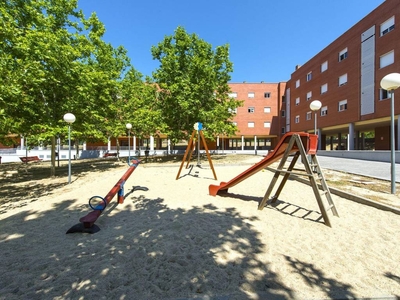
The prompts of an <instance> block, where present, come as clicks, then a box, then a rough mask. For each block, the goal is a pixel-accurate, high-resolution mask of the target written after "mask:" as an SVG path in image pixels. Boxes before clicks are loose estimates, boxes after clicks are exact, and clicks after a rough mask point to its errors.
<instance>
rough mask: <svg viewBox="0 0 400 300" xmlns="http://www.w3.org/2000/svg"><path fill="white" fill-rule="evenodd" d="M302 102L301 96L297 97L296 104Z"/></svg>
mask: <svg viewBox="0 0 400 300" xmlns="http://www.w3.org/2000/svg"><path fill="white" fill-rule="evenodd" d="M299 104H300V97H297V98H296V105H299Z"/></svg>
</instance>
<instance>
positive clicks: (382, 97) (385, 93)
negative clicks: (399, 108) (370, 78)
mask: <svg viewBox="0 0 400 300" xmlns="http://www.w3.org/2000/svg"><path fill="white" fill-rule="evenodd" d="M390 96H391V95H390V91H387V90H384V89H380V90H379V100H385V99H388V98H390Z"/></svg>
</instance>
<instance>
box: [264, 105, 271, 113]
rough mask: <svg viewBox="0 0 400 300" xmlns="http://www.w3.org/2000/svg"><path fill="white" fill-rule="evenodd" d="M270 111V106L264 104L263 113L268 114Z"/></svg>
mask: <svg viewBox="0 0 400 300" xmlns="http://www.w3.org/2000/svg"><path fill="white" fill-rule="evenodd" d="M270 112H271V107H269V106H266V107H264V113H266V114H269V113H270Z"/></svg>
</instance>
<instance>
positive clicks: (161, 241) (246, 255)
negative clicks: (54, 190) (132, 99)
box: [0, 195, 294, 299]
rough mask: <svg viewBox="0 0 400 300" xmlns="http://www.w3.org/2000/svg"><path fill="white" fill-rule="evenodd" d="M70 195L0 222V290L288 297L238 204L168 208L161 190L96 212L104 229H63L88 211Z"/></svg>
mask: <svg viewBox="0 0 400 300" xmlns="http://www.w3.org/2000/svg"><path fill="white" fill-rule="evenodd" d="M73 201H74V200H71V199H65V200H64V201H62V202H61V203H57V204H55V207H54V209H53V210H51V211H47V212H42V213H41V212H37V211H35V212H31V211H28V212H26V211H25V212H21V213H19V214H16V215H12V216H10V217H8V218H6V219H4V220H2V221H0V226H1V228H2V233H1V235H0V251H1V252H2V256H1V257H0V264H1V265H2V266H3V270H4V272H6V273H7V276H3V277H1V278H0V294H1V295H2V296H3V297H5V298H7V299H21V298H29V299H43V298H57V297H59V298H63V299H64V298H68V299H77V298H81V299H94V298H102V297H103V298H104V297H105V298H108V299H124V298H130V297H133V298H135V299H179V298H187V297H200V296H201V297H209V298H210V299H213V298H214V299H216V298H215V297H228V298H226V299H248V298H249V294H253V295H257V296H258V297H259V298H263V299H289V298H293V297H294V295H293V292H292V290H291V289H290V288H289V287H287V286H285V284H283V283H282V282H281V279H280V278H279V276H278V275H277V273H275V272H273V271H271V270H270V269H269V268H268V265H269V264H268V262H265V261H261V260H260V258H259V257H258V254H260V253H262V252H263V251H265V245H263V244H262V242H261V240H260V238H259V237H258V235H259V233H258V232H257V231H256V230H254V228H252V225H251V224H250V223H249V221H250V220H251V219H249V218H247V217H244V216H242V215H241V214H240V213H239V212H238V211H237V210H236V209H235V208H227V209H218V208H217V207H215V206H213V205H211V204H209V205H205V206H203V207H193V208H191V209H190V210H183V209H170V208H169V207H168V206H167V205H165V204H164V203H163V202H164V200H163V199H161V198H158V199H148V198H146V197H145V196H144V195H139V196H136V197H133V198H131V199H125V203H124V204H123V205H124V206H125V207H124V210H122V211H115V212H113V214H110V215H104V216H103V215H102V216H101V217H100V218H99V220H98V221H97V222H96V224H98V225H99V226H100V227H101V231H100V232H98V233H96V234H93V235H89V234H80V233H79V234H78V233H76V234H68V235H65V231H66V229H67V228H65V227H64V228H62V227H63V226H67V224H68V223H70V225H73V224H74V223H75V222H76V221H77V219H78V218H79V216H78V215H80V216H82V215H83V214H84V212H82V211H80V212H74V211H71V210H69V209H68V207H69V205H71V204H72V203H73ZM132 206H133V207H132ZM129 207H130V208H131V209H134V210H129V209H128V208H129ZM57 221H58V222H57ZM16 224H18V226H16ZM50 224H51V225H53V226H48V225H50ZM34 228H35V229H34ZM39 228H42V230H39ZM221 295H222V296H221ZM218 299H221V298H218ZM224 299H225V298H224Z"/></svg>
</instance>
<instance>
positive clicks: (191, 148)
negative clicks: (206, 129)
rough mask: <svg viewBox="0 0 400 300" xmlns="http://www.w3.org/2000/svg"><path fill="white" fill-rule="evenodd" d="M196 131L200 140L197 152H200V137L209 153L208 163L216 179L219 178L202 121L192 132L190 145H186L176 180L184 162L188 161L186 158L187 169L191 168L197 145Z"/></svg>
mask: <svg viewBox="0 0 400 300" xmlns="http://www.w3.org/2000/svg"><path fill="white" fill-rule="evenodd" d="M196 133H197V141H198V144H197V145H198V147H197V153H198V154H199V153H200V139H201V142H202V143H203V147H204V149H205V152H206V155H207V159H208V163H209V164H210V167H211V170H212V172H213V175H214V179H215V180H217V175H216V174H215V170H214V166H213V163H212V160H211V156H210V152H209V151H208V147H207V143H206V139H205V138H204V134H203V131H202V125H201V123H199V125H195V129H194V130H193V132H192V135H191V137H190V140H189V143H188V145H187V147H186V151H185V154H184V156H183V159H182V163H181V165H180V167H179V171H178V174H177V175H176V180H178V179H179V175H180V174H181V171H182V167H183V165H184V163H185V162H186V160H187V162H186V169H188V168H189V163H190V158H191V157H192V154H193V151H194V149H195V148H196V145H195V135H196ZM197 164H198V166H199V161H198V162H197Z"/></svg>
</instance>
